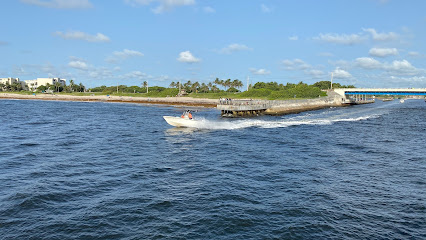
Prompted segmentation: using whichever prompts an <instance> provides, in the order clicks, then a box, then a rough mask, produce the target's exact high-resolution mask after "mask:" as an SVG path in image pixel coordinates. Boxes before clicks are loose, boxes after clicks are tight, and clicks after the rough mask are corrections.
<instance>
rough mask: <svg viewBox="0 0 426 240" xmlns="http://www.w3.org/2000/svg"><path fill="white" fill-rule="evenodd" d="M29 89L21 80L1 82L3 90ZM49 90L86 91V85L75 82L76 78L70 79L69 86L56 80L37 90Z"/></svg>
mask: <svg viewBox="0 0 426 240" xmlns="http://www.w3.org/2000/svg"><path fill="white" fill-rule="evenodd" d="M27 89H29V88H28V85H26V84H25V87H23V86H22V84H21V83H20V82H15V83H12V84H9V83H8V82H6V84H4V83H0V91H2V92H20V91H24V90H27ZM48 90H51V91H54V92H68V93H70V92H85V91H86V87H85V86H84V85H83V84H82V83H80V84H75V83H74V80H70V83H69V84H68V86H67V85H66V84H65V85H62V84H60V83H59V82H56V83H55V84H50V83H47V84H46V85H41V86H39V87H37V92H46V91H48Z"/></svg>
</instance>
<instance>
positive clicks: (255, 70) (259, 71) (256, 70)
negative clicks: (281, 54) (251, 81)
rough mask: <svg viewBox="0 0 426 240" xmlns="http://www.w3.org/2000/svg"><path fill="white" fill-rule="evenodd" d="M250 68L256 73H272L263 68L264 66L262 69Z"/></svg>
mask: <svg viewBox="0 0 426 240" xmlns="http://www.w3.org/2000/svg"><path fill="white" fill-rule="evenodd" d="M249 70H250V72H251V73H252V74H254V75H269V74H271V72H270V71H268V70H266V69H263V68H261V69H256V68H250V69H249Z"/></svg>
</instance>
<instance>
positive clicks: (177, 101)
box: [0, 93, 219, 108]
mask: <svg viewBox="0 0 426 240" xmlns="http://www.w3.org/2000/svg"><path fill="white" fill-rule="evenodd" d="M0 99H19V100H46V101H76V102H118V103H141V104H164V105H171V106H176V105H177V106H194V107H206V108H216V106H217V104H218V103H219V101H218V100H215V99H207V98H191V97H155V98H149V97H130V96H106V95H98V96H73V95H51V94H42V93H41V94H36V95H22V94H16V93H0Z"/></svg>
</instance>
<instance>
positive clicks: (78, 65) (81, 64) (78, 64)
mask: <svg viewBox="0 0 426 240" xmlns="http://www.w3.org/2000/svg"><path fill="white" fill-rule="evenodd" d="M68 66H69V67H72V68H76V69H79V70H87V69H88V66H87V63H85V62H83V61H80V60H75V61H71V62H69V63H68Z"/></svg>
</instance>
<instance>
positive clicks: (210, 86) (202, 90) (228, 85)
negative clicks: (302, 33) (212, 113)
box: [89, 78, 354, 99]
mask: <svg viewBox="0 0 426 240" xmlns="http://www.w3.org/2000/svg"><path fill="white" fill-rule="evenodd" d="M330 85H331V82H330V81H320V82H316V83H314V84H311V85H309V84H306V83H303V82H299V83H287V84H278V83H277V82H257V83H255V84H254V85H250V86H249V90H248V91H245V92H240V90H239V88H241V87H242V86H243V84H242V82H241V81H239V80H238V79H236V80H233V81H231V79H227V80H220V79H218V78H216V79H215V80H214V81H212V82H209V83H201V84H200V83H199V82H191V81H187V82H184V83H179V82H171V83H170V85H169V88H165V87H158V86H153V87H149V88H148V84H147V83H146V82H144V83H142V84H141V87H139V86H126V85H120V86H110V87H107V86H105V85H103V86H100V87H95V88H91V89H89V91H91V92H102V93H104V94H113V93H117V92H118V93H142V94H144V95H145V96H152V97H167V96H177V95H180V93H179V90H178V89H179V87H180V89H181V91H185V93H186V94H189V96H194V97H195V96H202V97H213V98H214V97H223V96H232V98H266V99H288V98H316V97H320V96H326V92H324V91H323V90H326V89H329V88H330ZM334 87H336V88H337V87H339V88H350V87H354V86H353V85H348V86H345V85H341V84H339V83H333V88H334ZM147 90H149V92H148V93H147ZM194 94H195V95H194ZM198 94H203V95H198ZM230 94H232V95H230Z"/></svg>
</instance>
